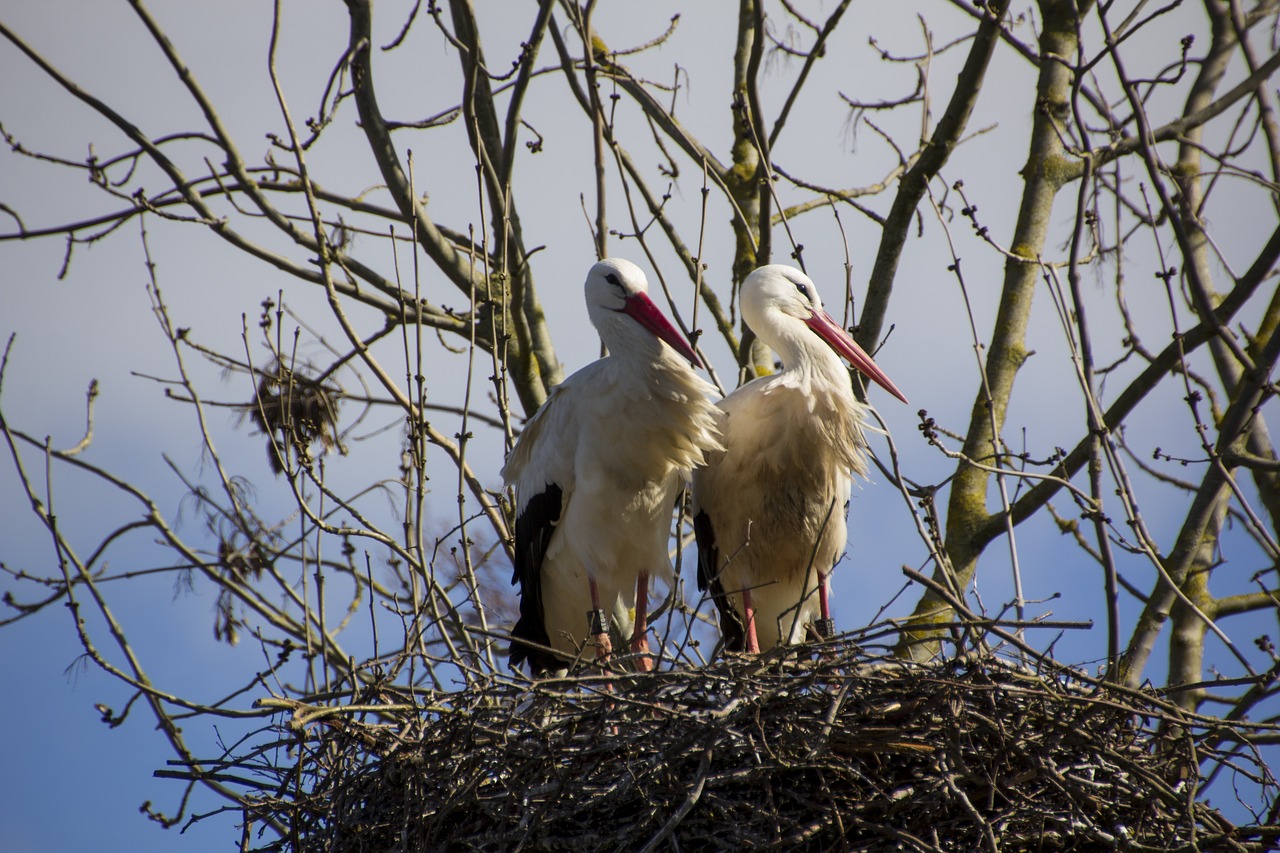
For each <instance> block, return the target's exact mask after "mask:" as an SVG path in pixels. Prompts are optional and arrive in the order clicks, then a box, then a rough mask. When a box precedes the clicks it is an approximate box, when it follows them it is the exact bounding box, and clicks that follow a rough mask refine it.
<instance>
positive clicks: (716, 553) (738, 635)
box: [693, 510, 746, 652]
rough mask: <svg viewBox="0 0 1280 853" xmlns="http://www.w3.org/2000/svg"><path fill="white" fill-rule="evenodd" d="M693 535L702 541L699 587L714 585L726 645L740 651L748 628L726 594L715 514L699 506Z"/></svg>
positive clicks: (699, 552) (699, 547)
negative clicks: (721, 576)
mask: <svg viewBox="0 0 1280 853" xmlns="http://www.w3.org/2000/svg"><path fill="white" fill-rule="evenodd" d="M693 536H694V539H695V540H696V541H697V543H698V589H700V590H703V591H706V590H707V589H708V588H710V591H711V601H712V603H713V604H715V606H716V610H718V611H719V612H720V636H722V637H723V638H724V646H725V648H726V649H728V650H729V651H731V652H740V651H742V650H743V649H744V648H745V647H746V629H745V628H744V627H743V624H742V618H741V617H740V616H738V611H736V610H734V609H733V604H731V603H730V602H729V598H728V596H727V595H725V592H724V584H723V583H722V582H721V580H720V568H719V566H720V548H719V547H718V546H717V545H716V532H715V527H714V525H712V523H711V516H709V515H707V513H706V511H705V510H699V511H698V512H697V514H696V515H694V517H693Z"/></svg>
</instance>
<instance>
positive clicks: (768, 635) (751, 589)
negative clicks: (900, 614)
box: [693, 264, 907, 653]
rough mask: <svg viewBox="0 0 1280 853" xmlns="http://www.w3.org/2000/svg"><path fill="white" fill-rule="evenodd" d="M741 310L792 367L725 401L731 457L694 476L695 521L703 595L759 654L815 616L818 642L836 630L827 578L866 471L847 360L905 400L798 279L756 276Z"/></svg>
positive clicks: (778, 271) (777, 270)
mask: <svg viewBox="0 0 1280 853" xmlns="http://www.w3.org/2000/svg"><path fill="white" fill-rule="evenodd" d="M741 307H742V319H743V320H744V321H745V322H746V324H747V325H748V326H750V327H751V329H752V330H753V331H754V332H755V333H756V336H757V337H759V338H760V340H761V341H763V342H764V343H765V344H767V345H768V346H769V347H771V348H772V349H773V350H774V352H776V353H777V354H778V356H779V357H780V358H781V359H782V365H783V368H782V371H781V372H780V373H776V374H773V375H771V376H763V377H759V378H757V379H754V380H752V381H750V382H748V383H746V384H744V385H743V386H742V387H740V388H738V390H736V391H734V392H733V393H732V394H730V395H729V396H728V397H725V398H724V399H723V400H721V401H720V408H721V409H723V410H724V412H725V419H724V421H723V422H722V423H721V425H720V428H721V431H722V432H723V434H724V444H725V447H726V450H725V452H724V453H723V454H712V455H711V457H710V458H709V459H708V464H707V467H705V468H700V469H698V470H697V471H695V472H694V475H693V513H694V533H695V535H696V538H697V542H698V587H699V588H700V589H704V590H705V589H707V588H708V587H709V588H710V589H711V595H712V600H713V601H714V602H715V604H716V607H717V608H718V609H719V610H720V627H721V633H722V634H723V636H724V640H725V646H726V648H728V649H729V650H731V651H747V652H752V653H755V652H759V651H760V649H761V647H764V648H772V647H773V646H776V645H779V644H782V643H795V642H799V641H801V640H802V639H803V638H804V636H805V633H806V631H807V630H809V626H810V623H812V622H813V620H814V617H815V616H819V615H820V617H821V619H822V620H823V621H822V622H821V623H819V624H818V625H815V626H814V630H815V631H816V632H817V633H819V634H820V635H826V634H828V633H830V631H831V626H832V623H831V622H830V616H831V613H830V609H829V608H828V606H827V576H828V574H829V573H830V571H831V569H832V568H833V567H834V566H835V563H836V561H837V560H839V559H840V556H841V554H842V553H843V552H844V547H845V542H846V540H847V537H848V530H847V528H846V518H847V512H848V506H849V490H850V488H851V487H852V485H853V475H854V474H858V475H859V476H865V475H866V471H867V459H866V440H865V439H864V438H863V435H862V423H863V418H864V409H865V407H864V406H863V404H861V403H859V402H858V400H857V399H856V398H855V397H854V395H853V387H852V383H851V382H850V377H849V373H848V371H847V370H846V368H845V367H844V365H843V364H842V363H841V361H840V358H839V356H844V357H845V358H846V359H848V360H849V361H850V362H851V363H852V364H853V366H854V367H856V368H857V369H858V370H860V371H861V372H862V373H864V374H865V375H867V376H868V377H870V378H871V379H873V380H875V382H876V383H878V384H879V385H880V386H881V387H883V388H884V389H885V390H887V391H888V392H889V393H890V394H893V396H895V397H897V398H898V399H899V400H902V401H903V402H904V403H905V402H906V400H907V398H906V397H904V396H903V395H902V392H901V391H899V390H898V388H897V386H895V385H894V384H893V382H891V381H890V380H889V377H887V376H885V374H884V373H883V372H882V371H881V370H880V368H879V367H877V366H876V363H875V362H874V361H872V359H871V356H869V355H867V353H866V352H865V351H864V350H863V349H862V347H860V346H858V344H857V343H855V342H854V340H853V338H851V337H850V336H849V334H848V333H847V332H846V331H845V330H844V329H842V328H841V327H840V326H839V324H838V323H836V321H835V320H833V319H832V318H831V315H829V314H828V313H827V312H826V311H824V310H823V308H822V299H821V298H820V297H819V296H818V291H817V288H815V287H814V285H813V282H812V281H810V280H809V277H808V276H806V275H805V274H804V273H802V272H800V270H798V269H794V268H793V267H789V266H783V265H781V264H772V265H770V266H764V267H760V268H759V269H757V270H755V271H754V272H752V273H751V274H750V275H749V276H747V278H746V281H744V282H743V283H742V294H741ZM837 353H838V354H839V355H837Z"/></svg>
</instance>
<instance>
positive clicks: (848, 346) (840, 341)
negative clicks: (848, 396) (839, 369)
mask: <svg viewBox="0 0 1280 853" xmlns="http://www.w3.org/2000/svg"><path fill="white" fill-rule="evenodd" d="M806 322H807V323H808V325H809V328H810V329H813V331H814V332H816V333H817V334H818V337H820V338H822V339H823V340H824V341H826V342H827V343H828V344H829V345H830V346H831V348H832V349H833V350H835V351H836V352H838V353H840V354H841V355H842V356H844V357H845V358H846V359H848V360H849V363H850V364H852V365H853V366H854V367H856V368H858V370H859V371H860V372H861V373H862V374H863V375H864V376H866V377H867V378H869V379H870V380H871V381H873V382H875V383H876V384H877V385H879V386H880V387H881V388H883V389H884V390H886V391H888V392H889V393H890V394H892V395H893V396H895V397H897V398H898V399H899V400H901V401H902V402H904V403H905V402H907V398H906V396H905V395H904V394H903V393H902V392H901V391H899V390H898V386H897V385H894V384H893V380H892V379H890V378H889V377H888V376H886V375H885V373H884V371H883V370H881V369H880V368H879V367H878V366H877V365H876V363H875V361H874V360H873V359H872V358H871V356H869V355H867V351H866V350H864V349H863V348H862V347H860V346H858V342H857V341H855V340H854V339H853V338H851V337H849V333H848V332H846V331H845V330H844V329H842V328H840V326H838V325H837V324H836V321H835V320H833V319H831V315H830V314H828V313H827V312H826V311H822V310H818V311H815V312H814V313H813V316H812V317H810V318H809V319H808V320H807V321H806Z"/></svg>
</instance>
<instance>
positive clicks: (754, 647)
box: [742, 589, 760, 655]
mask: <svg viewBox="0 0 1280 853" xmlns="http://www.w3.org/2000/svg"><path fill="white" fill-rule="evenodd" d="M742 609H743V611H745V612H746V614H747V649H746V651H747V654H749V655H758V654H760V640H759V639H758V638H757V637H756V611H755V608H754V607H752V606H751V590H749V589H744V590H743V591H742Z"/></svg>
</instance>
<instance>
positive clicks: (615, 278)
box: [604, 273, 622, 287]
mask: <svg viewBox="0 0 1280 853" xmlns="http://www.w3.org/2000/svg"><path fill="white" fill-rule="evenodd" d="M604 280H605V281H607V282H609V283H610V284H612V285H614V286H615V287H622V282H620V281H618V275H617V273H609V274H608V275H607V276H605V277H604Z"/></svg>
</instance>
